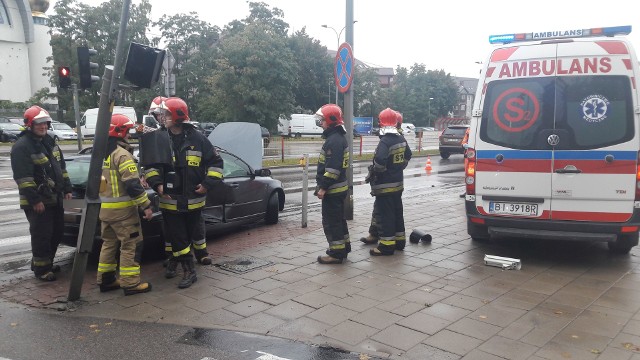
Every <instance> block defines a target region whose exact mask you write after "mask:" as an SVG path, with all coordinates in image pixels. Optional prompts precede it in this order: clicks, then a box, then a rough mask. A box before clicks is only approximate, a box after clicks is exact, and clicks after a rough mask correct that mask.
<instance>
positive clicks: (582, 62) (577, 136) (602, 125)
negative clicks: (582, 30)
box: [546, 38, 638, 222]
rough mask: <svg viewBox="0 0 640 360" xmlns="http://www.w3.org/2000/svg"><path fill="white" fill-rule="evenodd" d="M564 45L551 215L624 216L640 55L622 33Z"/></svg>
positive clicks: (632, 174)
mask: <svg viewBox="0 0 640 360" xmlns="http://www.w3.org/2000/svg"><path fill="white" fill-rule="evenodd" d="M602 39H603V40H595V39H589V40H586V41H585V40H576V41H571V42H560V43H558V44H557V61H556V74H557V80H556V82H555V88H556V90H555V92H556V109H555V126H554V130H553V132H551V133H549V134H548V135H547V139H546V142H547V145H548V146H549V148H551V149H553V150H554V151H553V163H552V164H553V171H552V173H551V186H552V187H551V219H553V220H575V221H595V222H624V221H626V220H628V219H629V218H630V217H631V215H632V212H633V208H634V198H635V184H636V171H637V158H638V139H637V136H636V132H637V129H636V126H634V123H635V116H636V115H635V113H634V108H635V103H634V102H635V101H637V100H636V96H635V95H634V94H636V92H637V89H635V86H636V82H637V80H636V79H637V78H636V77H635V74H634V68H635V64H637V59H636V58H635V56H634V55H633V52H632V49H630V47H628V46H627V45H626V44H625V42H624V41H621V40H619V39H605V38H602Z"/></svg>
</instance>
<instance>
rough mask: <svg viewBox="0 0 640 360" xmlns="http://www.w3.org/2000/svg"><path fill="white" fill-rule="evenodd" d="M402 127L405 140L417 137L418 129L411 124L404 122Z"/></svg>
mask: <svg viewBox="0 0 640 360" xmlns="http://www.w3.org/2000/svg"><path fill="white" fill-rule="evenodd" d="M400 127H401V128H402V135H403V136H404V137H405V138H413V137H415V136H416V127H415V125H413V124H411V123H405V122H403V123H402V124H401V125H400Z"/></svg>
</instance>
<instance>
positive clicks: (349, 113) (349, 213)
mask: <svg viewBox="0 0 640 360" xmlns="http://www.w3.org/2000/svg"><path fill="white" fill-rule="evenodd" d="M346 10H347V11H346V14H347V16H346V32H345V40H346V42H347V43H348V44H349V45H351V52H352V54H353V0H347V9H346ZM351 61H352V64H353V65H352V67H351V78H353V76H355V61H356V60H355V56H353V55H352V59H351ZM337 96H338V94H337V93H336V104H337V103H338V101H337ZM343 99H344V115H345V124H346V125H347V135H346V136H347V141H348V143H349V167H348V168H347V184H348V186H349V192H348V195H347V198H346V199H345V203H344V209H345V211H344V216H345V218H346V219H347V220H353V80H351V86H349V88H348V90H347V92H345V93H344V97H343Z"/></svg>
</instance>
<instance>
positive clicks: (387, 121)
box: [378, 108, 398, 128]
mask: <svg viewBox="0 0 640 360" xmlns="http://www.w3.org/2000/svg"><path fill="white" fill-rule="evenodd" d="M397 114H398V113H397V112H396V111H395V110H393V109H391V108H386V109H384V110H382V111H381V112H380V114H379V115H378V122H379V124H380V128H383V127H394V128H395V127H396V124H397V123H398V115H397Z"/></svg>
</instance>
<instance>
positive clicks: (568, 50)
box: [465, 26, 640, 254]
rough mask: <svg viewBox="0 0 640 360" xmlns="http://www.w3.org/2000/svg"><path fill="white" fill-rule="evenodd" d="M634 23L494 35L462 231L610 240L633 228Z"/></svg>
mask: <svg viewBox="0 0 640 360" xmlns="http://www.w3.org/2000/svg"><path fill="white" fill-rule="evenodd" d="M630 32H631V26H619V27H606V28H593V29H568V30H550V31H544V32H532V33H518V34H503V35H497V36H490V37H489V41H490V42H491V43H492V44H498V45H497V46H496V47H495V48H494V49H493V50H492V51H491V53H490V55H489V57H488V59H487V60H486V61H485V62H484V63H483V64H484V65H483V67H484V68H483V70H482V72H481V77H480V79H479V83H478V90H477V93H476V97H475V101H474V105H473V110H472V120H471V130H470V136H469V145H468V146H469V147H468V149H467V154H466V157H467V161H466V162H467V164H466V166H465V183H466V198H465V208H466V214H467V230H468V233H469V235H470V236H471V238H472V239H476V240H478V239H487V238H494V237H507V238H516V237H524V238H532V239H552V240H556V239H566V240H579V241H598V242H607V244H608V248H609V250H610V251H612V252H615V253H623V254H626V253H628V252H629V251H630V250H631V248H632V247H633V246H636V245H637V244H638V231H639V229H640V166H639V162H638V158H639V156H640V151H639V150H640V129H639V128H640V104H639V98H638V86H639V85H640V79H639V78H638V76H639V75H640V72H639V68H638V59H637V58H636V55H635V53H634V51H633V48H632V46H631V44H630V42H629V41H628V40H627V39H626V38H625V37H624V35H627V34H629V33H630Z"/></svg>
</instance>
